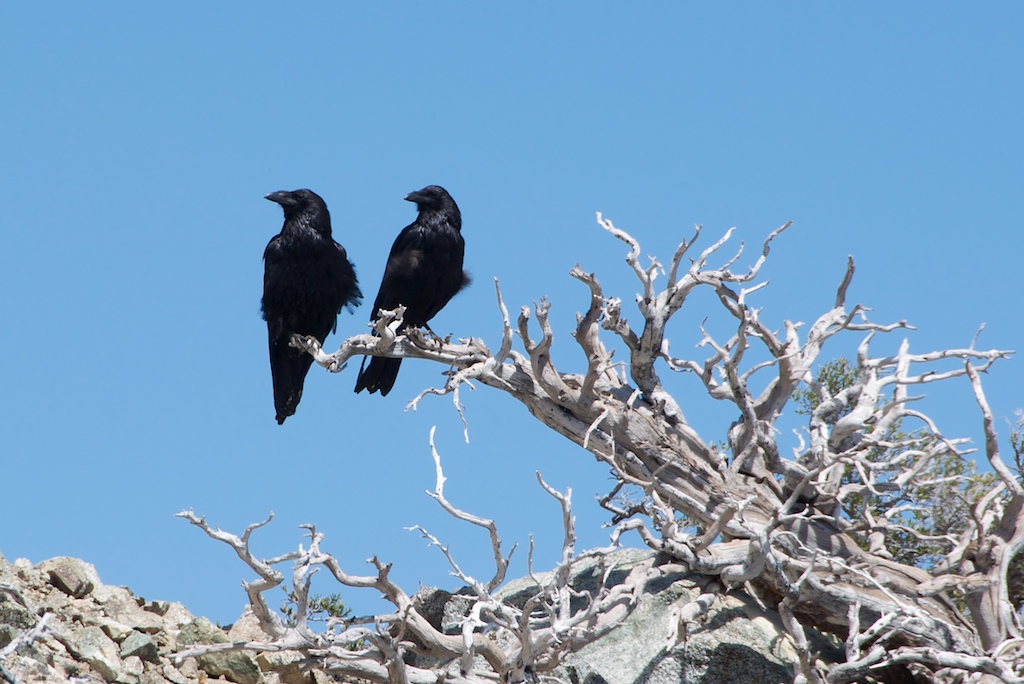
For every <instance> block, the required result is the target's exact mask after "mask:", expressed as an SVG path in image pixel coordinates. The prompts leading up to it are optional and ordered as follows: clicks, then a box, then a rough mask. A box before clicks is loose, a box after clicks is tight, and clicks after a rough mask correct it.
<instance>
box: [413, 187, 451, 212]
mask: <svg viewBox="0 0 1024 684" xmlns="http://www.w3.org/2000/svg"><path fill="white" fill-rule="evenodd" d="M405 201H407V202H415V203H416V206H417V207H418V208H419V210H420V211H425V210H431V209H433V210H434V211H438V210H444V209H449V208H451V207H455V200H453V199H452V196H451V195H449V194H448V191H447V190H445V189H444V188H442V187H441V186H440V185H428V186H427V187H425V188H423V189H422V190H417V191H416V192H410V193H409V194H408V195H406V196H405ZM455 209H456V211H458V207H455Z"/></svg>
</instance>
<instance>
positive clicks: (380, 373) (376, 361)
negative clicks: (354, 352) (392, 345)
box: [356, 356, 402, 397]
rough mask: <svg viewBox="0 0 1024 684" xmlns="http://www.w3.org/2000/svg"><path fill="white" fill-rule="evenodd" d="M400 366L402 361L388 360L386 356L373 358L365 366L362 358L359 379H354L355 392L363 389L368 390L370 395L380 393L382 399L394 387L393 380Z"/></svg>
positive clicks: (364, 359)
mask: <svg viewBox="0 0 1024 684" xmlns="http://www.w3.org/2000/svg"><path fill="white" fill-rule="evenodd" d="M401 365H402V359H389V358H387V357H386V356H374V357H372V358H371V359H370V363H369V364H367V363H366V357H365V356H364V357H363V364H362V365H361V366H360V367H359V377H358V378H356V392H357V393H358V392H362V391H363V390H364V389H365V390H369V391H370V394H373V393H374V392H377V391H380V395H381V396H382V397H385V396H387V394H388V392H390V391H391V388H392V387H394V386H395V378H397V377H398V369H399V368H400V367H401Z"/></svg>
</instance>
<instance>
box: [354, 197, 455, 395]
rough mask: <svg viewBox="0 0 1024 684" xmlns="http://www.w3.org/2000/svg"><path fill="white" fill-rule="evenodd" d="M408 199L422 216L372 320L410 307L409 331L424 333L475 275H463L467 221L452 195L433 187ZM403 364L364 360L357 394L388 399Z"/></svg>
mask: <svg viewBox="0 0 1024 684" xmlns="http://www.w3.org/2000/svg"><path fill="white" fill-rule="evenodd" d="M405 199H406V200H408V201H410V202H415V203H416V206H417V208H418V209H419V215H418V216H417V217H416V220H415V221H413V222H412V223H411V224H410V225H408V226H406V227H405V228H404V229H403V230H402V232H401V233H399V234H398V237H397V238H396V239H395V243H394V245H392V246H391V254H390V255H388V264H387V266H386V267H385V269H384V279H383V280H382V282H381V284H380V291H379V292H378V293H377V298H376V299H375V300H374V302H373V312H372V314H371V316H372V318H371V320H376V318H377V312H378V311H380V310H381V309H385V310H388V309H394V308H395V307H397V306H399V305H400V304H401V305H404V306H405V307H406V309H405V325H406V326H413V327H417V328H419V327H422V326H425V325H426V324H427V322H428V321H429V320H430V319H431V318H433V317H434V316H435V315H437V312H438V311H440V310H441V309H442V308H443V307H444V305H445V304H447V303H448V301H449V300H450V299H451V298H452V297H454V296H455V295H456V293H458V292H459V290H461V289H462V288H464V287H466V286H467V285H469V274H468V273H466V272H465V271H463V270H462V259H463V255H464V253H465V242H464V241H463V239H462V233H461V231H462V215H461V214H460V213H459V207H458V206H457V205H456V204H455V200H453V199H452V197H451V195H449V194H448V192H447V191H446V190H445V189H444V188H442V187H440V186H437V185H428V186H427V187H425V188H423V189H422V190H419V191H417V192H413V193H409V194H408V195H406V197H405ZM401 364H402V360H401V359H388V358H384V357H381V356H374V357H372V358H370V359H369V362H368V363H367V360H366V359H365V358H364V359H363V367H362V368H360V369H359V377H358V378H357V379H356V388H355V390H356V392H361V391H362V390H364V389H366V390H369V391H370V393H371V394H372V393H373V392H377V391H380V393H381V394H382V395H386V394H387V393H388V392H390V391H391V388H392V387H393V386H394V384H395V378H396V377H397V376H398V369H399V367H400V366H401Z"/></svg>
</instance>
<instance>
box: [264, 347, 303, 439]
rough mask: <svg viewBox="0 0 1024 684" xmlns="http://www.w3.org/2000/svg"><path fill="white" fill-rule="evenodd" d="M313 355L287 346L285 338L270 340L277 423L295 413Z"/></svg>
mask: <svg viewBox="0 0 1024 684" xmlns="http://www.w3.org/2000/svg"><path fill="white" fill-rule="evenodd" d="M312 363H313V357H312V356H310V355H309V354H307V353H306V352H304V351H302V350H299V349H295V348H294V347H289V346H288V341H287V340H271V341H270V374H271V376H272V377H273V379H274V408H275V409H276V410H277V424H278V425H281V424H282V423H284V419H285V418H287V417H288V416H290V415H293V414H294V413H295V409H296V408H297V407H298V405H299V399H301V398H302V385H303V383H304V382H305V380H306V373H307V372H308V371H309V367H310V365H312Z"/></svg>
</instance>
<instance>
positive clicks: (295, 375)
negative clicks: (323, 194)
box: [262, 190, 363, 425]
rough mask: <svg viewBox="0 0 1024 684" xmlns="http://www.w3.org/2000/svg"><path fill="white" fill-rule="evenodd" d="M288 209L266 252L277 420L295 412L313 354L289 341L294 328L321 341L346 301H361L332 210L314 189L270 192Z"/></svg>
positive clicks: (265, 297) (266, 298) (266, 315)
mask: <svg viewBox="0 0 1024 684" xmlns="http://www.w3.org/2000/svg"><path fill="white" fill-rule="evenodd" d="M266 198H267V199H268V200H270V201H271V202H277V203H278V204H280V205H281V208H282V209H284V227H283V228H281V232H280V233H278V234H277V235H275V236H274V238H273V239H272V240H271V241H270V243H269V244H268V245H267V249H266V251H264V252H263V265H264V270H263V304H262V310H263V320H265V321H266V322H267V333H268V337H269V340H270V373H271V375H272V376H273V379H274V408H275V409H277V424H278V425H280V424H281V423H283V422H284V419H285V418H287V417H288V416H290V415H292V414H294V413H295V408H296V407H297V406H298V405H299V399H301V398H302V383H303V381H304V380H305V379H306V372H307V371H309V366H310V364H312V363H313V357H312V356H310V355H309V354H307V353H306V352H304V351H301V350H299V349H295V348H294V347H290V346H288V341H289V340H290V339H291V336H292V335H293V334H298V335H312V336H313V337H315V338H316V339H318V340H320V343H321V344H323V341H324V339H325V338H326V337H327V334H328V333H329V332H331V331H332V330H335V329H336V328H337V323H338V314H339V313H341V309H342V307H348V308H349V309H350V310H351V308H352V307H353V306H359V301H360V300H361V299H362V297H363V293H362V292H360V291H359V284H358V283H357V282H356V272H355V269H353V268H352V264H351V262H349V260H348V256H347V255H346V254H345V248H344V247H342V246H341V245H339V244H338V243H337V242H335V241H334V239H333V238H332V237H331V215H330V214H329V213H328V211H327V205H326V204H325V203H324V201H323V199H321V198H320V196H319V195H317V194H316V193H315V192H313V191H311V190H295V191H294V192H285V191H283V190H282V191H280V192H272V193H270V194H269V195H267V197H266Z"/></svg>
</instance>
